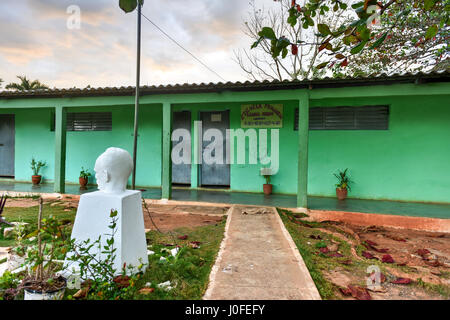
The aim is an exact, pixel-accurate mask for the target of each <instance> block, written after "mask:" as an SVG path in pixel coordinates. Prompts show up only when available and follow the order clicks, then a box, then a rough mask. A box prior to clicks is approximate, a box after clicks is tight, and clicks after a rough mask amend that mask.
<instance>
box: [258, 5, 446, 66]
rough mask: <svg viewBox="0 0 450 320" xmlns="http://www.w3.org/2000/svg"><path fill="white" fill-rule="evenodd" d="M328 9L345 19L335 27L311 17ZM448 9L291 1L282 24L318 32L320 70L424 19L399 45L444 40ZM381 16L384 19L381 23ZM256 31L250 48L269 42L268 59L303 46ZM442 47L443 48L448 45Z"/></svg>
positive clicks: (346, 61)
mask: <svg viewBox="0 0 450 320" xmlns="http://www.w3.org/2000/svg"><path fill="white" fill-rule="evenodd" d="M275 1H280V0H275ZM330 10H333V11H338V10H345V11H346V12H347V15H348V17H349V19H350V20H349V21H346V22H344V23H342V24H341V25H340V26H338V27H333V26H332V25H330V24H329V23H328V22H322V23H317V22H316V21H315V20H314V18H315V17H316V16H323V15H325V14H326V13H327V12H329V11H330ZM449 12H450V4H449V0H420V1H419V0H380V1H377V0H363V1H358V2H356V3H353V4H352V5H349V4H347V3H346V2H344V1H342V0H307V1H306V2H305V3H304V5H303V6H300V5H299V4H297V1H296V0H292V1H291V6H290V8H289V9H288V13H289V16H288V18H287V22H288V23H289V24H291V25H292V26H295V25H297V24H300V25H301V26H302V28H303V29H310V28H311V29H313V30H314V32H316V33H317V35H318V37H319V39H320V41H319V42H318V43H317V46H318V51H319V52H322V51H324V52H325V53H326V54H327V55H328V59H326V61H323V62H321V63H320V64H318V65H316V68H317V69H322V68H325V67H329V68H330V67H333V66H339V67H346V66H348V64H349V62H350V60H351V59H350V58H351V57H352V56H354V55H358V54H360V53H362V52H364V51H366V50H375V49H379V48H381V46H382V45H384V43H385V41H386V40H388V39H392V37H393V35H395V36H397V35H398V34H399V33H400V32H401V30H404V28H406V27H407V24H408V23H411V22H412V21H416V24H417V23H418V24H420V23H421V22H422V20H421V19H424V18H426V19H427V21H434V22H433V23H432V24H431V25H429V26H427V28H426V29H425V30H423V31H424V34H423V35H422V36H420V37H419V36H417V37H413V38H411V39H405V41H404V42H403V44H402V45H403V46H404V47H406V48H414V47H419V46H423V45H424V44H425V43H427V42H431V41H436V40H438V39H440V40H441V41H444V43H447V40H448V37H447V38H444V39H441V34H445V33H446V32H448V21H449ZM381 18H384V19H386V21H387V22H385V23H380V19H381ZM258 35H259V39H258V40H257V41H255V43H254V44H253V46H252V48H255V47H257V46H260V45H261V43H262V42H263V41H264V40H265V41H270V44H271V53H272V55H273V57H280V56H281V58H285V57H286V56H287V55H288V48H289V47H291V49H292V50H291V51H292V52H297V49H296V48H297V47H298V46H304V45H305V43H304V41H302V40H300V41H298V40H297V41H295V40H293V39H289V38H287V37H286V36H285V35H276V33H275V31H274V30H273V29H272V28H271V27H262V28H261V30H260V31H259V33H258ZM397 48H398V47H397V46H396V49H397ZM444 50H445V51H446V52H448V48H447V45H445V49H444ZM405 54H407V53H405Z"/></svg>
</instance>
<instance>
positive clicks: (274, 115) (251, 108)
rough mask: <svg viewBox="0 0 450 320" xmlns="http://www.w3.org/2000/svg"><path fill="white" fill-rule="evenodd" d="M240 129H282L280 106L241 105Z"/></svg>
mask: <svg viewBox="0 0 450 320" xmlns="http://www.w3.org/2000/svg"><path fill="white" fill-rule="evenodd" d="M241 127H242V128H282V127H283V105H282V104H243V105H241Z"/></svg>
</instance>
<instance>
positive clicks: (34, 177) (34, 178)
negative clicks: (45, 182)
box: [31, 175, 42, 185]
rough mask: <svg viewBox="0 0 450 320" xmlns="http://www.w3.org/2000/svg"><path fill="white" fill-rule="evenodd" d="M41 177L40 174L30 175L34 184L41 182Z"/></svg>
mask: <svg viewBox="0 0 450 320" xmlns="http://www.w3.org/2000/svg"><path fill="white" fill-rule="evenodd" d="M41 179H42V176H39V175H37V176H31V181H32V182H33V184H34V185H38V184H39V183H41Z"/></svg>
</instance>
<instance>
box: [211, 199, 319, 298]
mask: <svg viewBox="0 0 450 320" xmlns="http://www.w3.org/2000/svg"><path fill="white" fill-rule="evenodd" d="M203 298H204V299H205V300H219V299H225V300H244V299H248V300H278V299H280V300H285V299H287V300H298V299H320V295H319V292H318V291H317V288H316V286H315V284H314V282H313V280H312V279H311V276H310V274H309V272H308V269H307V268H306V266H305V264H304V262H303V259H302V258H301V256H300V254H299V252H298V250H297V248H296V246H295V244H294V242H293V241H292V238H291V237H290V235H289V233H288V232H287V230H286V229H285V227H284V225H283V223H282V222H281V219H280V217H279V216H278V213H277V212H276V210H275V208H263V207H243V206H235V207H232V208H231V210H230V214H229V216H228V220H227V226H226V228H225V239H224V241H223V242H222V246H221V249H220V252H219V255H218V257H217V260H216V263H215V265H214V267H213V269H212V271H211V275H210V283H209V287H208V289H207V291H206V293H205V296H204V297H203Z"/></svg>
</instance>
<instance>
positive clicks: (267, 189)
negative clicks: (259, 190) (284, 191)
mask: <svg viewBox="0 0 450 320" xmlns="http://www.w3.org/2000/svg"><path fill="white" fill-rule="evenodd" d="M263 191H264V194H266V195H269V194H271V193H272V185H271V184H267V183H265V184H263Z"/></svg>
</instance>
